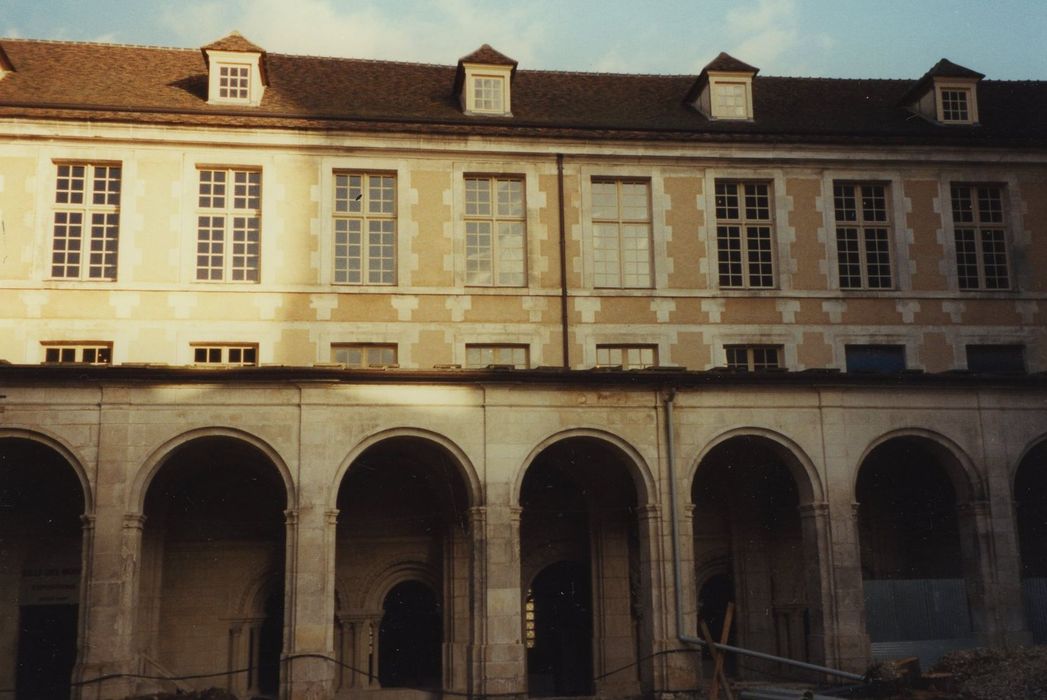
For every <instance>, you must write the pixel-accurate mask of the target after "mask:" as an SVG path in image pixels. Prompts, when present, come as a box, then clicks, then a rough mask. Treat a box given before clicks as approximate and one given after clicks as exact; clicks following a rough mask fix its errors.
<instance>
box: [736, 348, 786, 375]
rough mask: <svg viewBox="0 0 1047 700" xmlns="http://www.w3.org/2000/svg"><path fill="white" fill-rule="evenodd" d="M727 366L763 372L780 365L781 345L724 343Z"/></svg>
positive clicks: (746, 370)
mask: <svg viewBox="0 0 1047 700" xmlns="http://www.w3.org/2000/svg"><path fill="white" fill-rule="evenodd" d="M724 352H725V354H726V355H727V366H728V367H730V368H731V369H736V370H741V371H745V372H765V371H767V370H769V369H778V368H779V367H781V366H782V346H781V345H725V346H724Z"/></svg>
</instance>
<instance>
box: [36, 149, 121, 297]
mask: <svg viewBox="0 0 1047 700" xmlns="http://www.w3.org/2000/svg"><path fill="white" fill-rule="evenodd" d="M57 167H58V177H57V180H56V183H55V212H54V227H53V229H52V231H53V234H54V238H53V240H52V245H51V276H52V277H56V278H61V279H91V280H115V279H116V249H117V239H118V237H119V232H120V166H119V165H102V164H91V163H60V164H58V166H57Z"/></svg>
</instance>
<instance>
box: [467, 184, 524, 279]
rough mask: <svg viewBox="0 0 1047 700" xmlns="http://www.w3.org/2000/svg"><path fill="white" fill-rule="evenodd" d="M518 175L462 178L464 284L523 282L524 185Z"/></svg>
mask: <svg viewBox="0 0 1047 700" xmlns="http://www.w3.org/2000/svg"><path fill="white" fill-rule="evenodd" d="M523 185H524V183H523V180H521V179H519V178H504V177H479V176H469V177H466V178H465V283H466V284H472V285H488V286H490V285H493V286H498V287H522V286H524V284H525V262H524V261H525V259H526V256H525V254H524V251H525V247H526V246H525V244H524V241H525V234H524V227H525V223H524V212H525V209H524V188H523Z"/></svg>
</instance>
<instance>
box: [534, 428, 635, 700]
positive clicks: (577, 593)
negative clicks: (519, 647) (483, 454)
mask: <svg viewBox="0 0 1047 700" xmlns="http://www.w3.org/2000/svg"><path fill="white" fill-rule="evenodd" d="M636 503H637V496H636V487H635V485H634V481H633V478H632V475H631V474H630V464H629V462H628V459H627V458H626V457H625V456H624V455H623V454H622V453H621V452H620V451H619V450H618V449H617V448H615V447H612V446H610V445H608V444H606V443H604V442H601V441H599V440H596V439H591V438H570V439H566V440H563V441H561V442H559V443H556V444H555V445H552V446H550V447H549V448H547V449H546V450H545V451H544V452H542V453H541V454H540V455H539V456H538V457H537V458H536V459H535V461H534V462H533V463H532V464H531V466H530V467H529V468H528V471H527V473H526V475H525V477H524V481H523V487H522V490H521V495H520V505H521V506H522V507H523V512H522V515H521V523H520V538H521V560H522V564H521V576H522V582H521V588H522V589H523V591H524V630H523V635H524V639H525V642H526V646H527V683H528V694H529V695H531V696H565V695H591V694H593V693H597V694H601V695H626V694H635V693H636V692H638V691H639V689H640V688H641V687H643V684H644V682H645V681H644V678H645V667H644V665H643V663H642V661H643V657H644V656H645V654H644V652H643V651H642V650H643V649H646V648H649V641H648V639H649V633H648V632H647V630H646V628H645V627H644V625H643V621H642V620H641V617H640V615H639V608H640V605H641V602H640V601H641V600H643V590H642V589H643V583H642V580H641V573H640V569H641V565H640V561H641V556H642V553H641V547H640V543H639V534H638V525H637V518H636Z"/></svg>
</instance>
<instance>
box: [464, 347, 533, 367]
mask: <svg viewBox="0 0 1047 700" xmlns="http://www.w3.org/2000/svg"><path fill="white" fill-rule="evenodd" d="M490 365H508V366H512V367H515V368H516V369H527V367H528V366H530V356H529V352H528V348H527V346H526V345H466V346H465V366H466V367H471V368H477V367H488V366H490Z"/></svg>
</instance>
